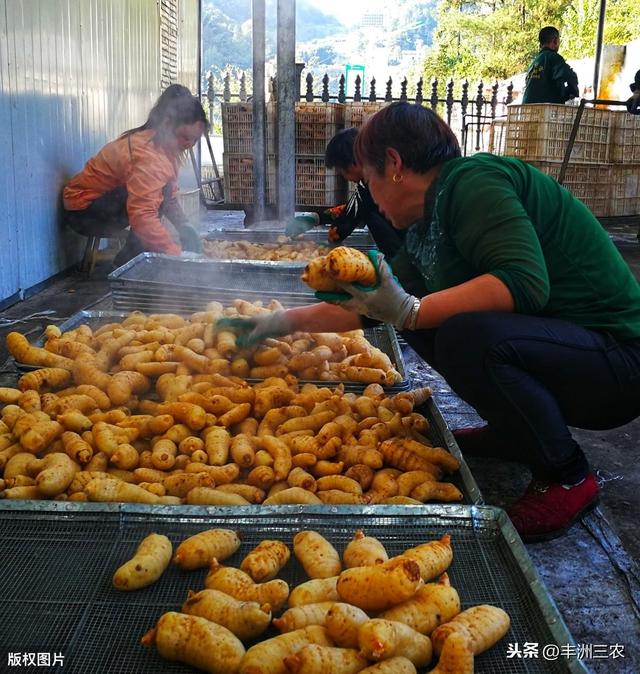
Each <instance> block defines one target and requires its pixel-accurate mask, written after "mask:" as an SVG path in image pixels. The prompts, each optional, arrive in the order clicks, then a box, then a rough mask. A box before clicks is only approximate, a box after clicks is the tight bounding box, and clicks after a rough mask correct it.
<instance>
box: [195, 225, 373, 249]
mask: <svg viewBox="0 0 640 674" xmlns="http://www.w3.org/2000/svg"><path fill="white" fill-rule="evenodd" d="M328 235H329V228H328V227H314V228H313V229H311V230H309V231H307V232H305V233H304V234H303V235H302V236H300V237H299V238H296V239H289V238H288V237H286V234H285V233H284V230H282V229H280V230H274V229H243V230H242V229H240V230H239V229H231V230H230V229H212V230H210V231H208V232H207V233H206V235H205V236H204V238H205V239H208V240H209V241H212V240H213V241H217V240H220V241H250V242H251V243H278V238H279V237H282V236H284V237H285V238H287V240H286V243H296V242H297V241H304V242H306V243H315V244H317V245H318V246H326V247H327V248H335V247H336V246H343V245H346V246H349V247H350V248H357V249H358V250H370V249H371V248H375V247H376V242H375V241H374V240H373V237H372V236H371V234H370V233H369V230H368V229H354V230H353V232H352V233H351V234H349V236H348V237H347V238H346V239H345V240H344V241H343V242H340V243H334V242H332V241H329V239H328Z"/></svg>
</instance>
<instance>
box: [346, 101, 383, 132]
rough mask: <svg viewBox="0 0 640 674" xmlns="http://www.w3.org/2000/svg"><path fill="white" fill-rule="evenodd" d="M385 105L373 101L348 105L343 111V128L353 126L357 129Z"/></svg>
mask: <svg viewBox="0 0 640 674" xmlns="http://www.w3.org/2000/svg"><path fill="white" fill-rule="evenodd" d="M385 105H386V104H385V103H382V102H374V101H359V102H357V103H356V102H353V103H348V104H347V105H346V106H345V109H344V128H345V129H349V128H351V127H352V126H353V127H355V128H357V129H359V128H360V127H361V126H362V125H363V123H364V122H366V121H367V119H369V117H371V115H373V114H374V113H376V112H378V110H380V109H381V108H383V107H384V106H385Z"/></svg>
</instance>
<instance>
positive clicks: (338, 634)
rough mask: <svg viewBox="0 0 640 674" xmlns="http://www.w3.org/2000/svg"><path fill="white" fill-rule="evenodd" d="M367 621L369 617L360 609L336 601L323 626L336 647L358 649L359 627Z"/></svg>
mask: <svg viewBox="0 0 640 674" xmlns="http://www.w3.org/2000/svg"><path fill="white" fill-rule="evenodd" d="M311 606H313V604H311ZM290 610H291V609H290ZM368 620H369V616H368V615H367V614H366V613H365V612H364V611H363V610H362V609H361V608H358V607H357V606H354V605H353V604H345V603H343V602H339V601H337V602H335V603H333V604H332V606H331V608H330V609H329V611H328V612H327V615H326V617H325V621H324V626H325V627H326V628H327V633H328V634H329V636H330V637H331V638H332V639H333V641H334V642H335V643H336V645H337V646H342V647H343V648H358V632H359V630H360V625H363V624H364V623H366V622H367V621H368Z"/></svg>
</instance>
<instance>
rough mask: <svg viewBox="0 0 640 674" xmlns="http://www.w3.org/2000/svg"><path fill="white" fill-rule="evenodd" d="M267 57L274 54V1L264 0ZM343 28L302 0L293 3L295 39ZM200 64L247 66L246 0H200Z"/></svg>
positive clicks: (318, 36) (206, 67) (214, 67)
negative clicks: (201, 45) (294, 7)
mask: <svg viewBox="0 0 640 674" xmlns="http://www.w3.org/2000/svg"><path fill="white" fill-rule="evenodd" d="M266 15H267V31H266V32H267V35H266V40H267V59H269V58H271V57H273V56H274V55H275V31H276V1H275V0H267V3H266ZM346 30H347V27H345V26H343V25H342V24H341V23H340V21H338V20H337V19H336V18H335V17H333V16H329V15H327V14H324V13H323V12H321V11H320V10H318V9H316V8H315V7H313V6H312V5H311V4H309V3H307V2H305V0H298V2H297V3H296V42H297V43H298V44H299V43H302V42H309V41H311V40H317V39H322V38H326V37H329V36H331V35H335V34H336V33H342V32H345V31H346ZM202 40H203V46H204V48H203V62H202V67H203V70H204V71H205V72H206V71H207V70H210V69H212V70H214V71H216V70H217V71H219V70H220V69H222V68H224V67H225V66H226V65H227V64H232V65H234V66H237V67H239V68H241V69H249V68H251V2H250V0H224V1H223V0H203V3H202Z"/></svg>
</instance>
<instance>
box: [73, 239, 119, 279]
mask: <svg viewBox="0 0 640 674" xmlns="http://www.w3.org/2000/svg"><path fill="white" fill-rule="evenodd" d="M127 234H128V230H121V231H119V232H114V233H113V234H110V235H108V236H106V235H104V236H88V237H87V244H86V246H85V248H84V255H83V256H82V262H81V263H80V271H81V272H84V273H86V274H87V275H88V276H91V274H92V273H93V270H94V269H95V266H96V263H97V262H98V261H99V260H109V259H111V258H113V249H109V252H108V253H107V252H105V251H104V250H100V243H101V242H102V240H103V239H107V240H111V239H116V240H117V241H118V248H117V250H116V253H117V251H118V250H120V248H122V241H123V237H125V238H126V235H127Z"/></svg>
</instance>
